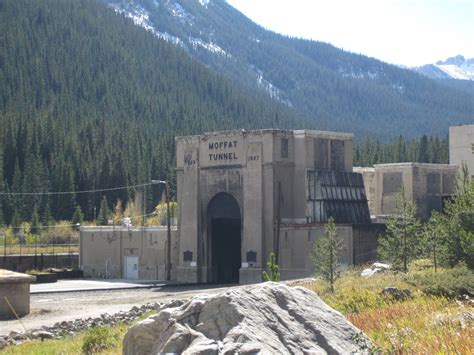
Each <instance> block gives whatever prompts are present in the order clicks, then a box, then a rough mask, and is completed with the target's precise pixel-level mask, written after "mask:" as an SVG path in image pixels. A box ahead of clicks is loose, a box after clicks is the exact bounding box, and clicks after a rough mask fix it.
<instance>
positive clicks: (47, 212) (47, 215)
mask: <svg viewBox="0 0 474 355" xmlns="http://www.w3.org/2000/svg"><path fill="white" fill-rule="evenodd" d="M53 222H54V221H53V217H52V216H51V208H50V207H49V201H48V202H46V206H45V208H44V212H43V225H44V227H45V228H48V226H50V225H51V224H53Z"/></svg>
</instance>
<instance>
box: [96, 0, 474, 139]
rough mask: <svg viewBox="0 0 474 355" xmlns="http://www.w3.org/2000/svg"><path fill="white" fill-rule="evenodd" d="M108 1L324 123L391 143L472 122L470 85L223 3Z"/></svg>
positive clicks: (236, 77) (240, 79)
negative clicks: (290, 29)
mask: <svg viewBox="0 0 474 355" xmlns="http://www.w3.org/2000/svg"><path fill="white" fill-rule="evenodd" d="M102 1H104V2H106V3H108V4H109V5H110V6H111V7H112V8H114V9H115V10H116V11H119V12H121V13H123V14H125V15H126V16H129V17H131V18H133V20H134V21H135V22H136V23H137V24H138V25H140V26H142V27H144V28H147V30H149V31H150V32H152V33H154V34H155V35H156V36H157V37H161V38H165V39H166V40H168V41H169V42H170V43H174V44H175V45H176V46H178V47H181V48H183V49H185V50H186V51H187V53H189V55H190V56H192V57H194V58H196V59H198V60H200V61H201V62H203V63H205V64H206V65H208V66H209V67H210V68H212V69H213V70H215V71H217V72H219V73H222V74H224V75H226V76H227V77H229V78H231V79H232V80H235V81H236V82H239V83H240V84H241V85H243V86H245V87H247V88H249V89H251V90H257V89H258V90H260V91H263V92H266V93H267V94H268V95H269V96H271V97H273V98H274V99H275V100H276V101H280V102H283V103H285V104H287V105H289V106H292V107H293V108H295V109H296V110H300V111H302V112H305V113H306V114H308V115H309V116H310V117H311V118H312V119H313V120H314V122H315V124H316V126H317V127H318V128H322V129H329V130H331V129H332V130H342V131H346V132H354V133H355V134H356V136H358V137H361V136H371V135H372V136H375V137H377V138H379V139H384V140H386V139H396V138H397V137H398V136H399V135H400V134H403V135H404V136H405V137H407V138H414V137H419V136H421V135H423V134H441V135H444V134H446V132H447V130H448V126H450V125H455V124H461V123H471V122H472V121H473V119H474V94H473V93H472V91H469V90H463V89H464V87H462V88H459V87H449V86H447V85H443V84H442V83H439V82H438V81H436V80H432V79H429V78H426V77H425V76H422V75H420V74H418V73H415V72H414V71H413V70H409V69H402V68H399V67H397V66H394V65H390V64H387V63H384V62H382V61H380V60H377V59H374V58H369V57H367V56H364V55H359V54H355V53H350V52H346V51H343V50H341V49H339V48H336V47H334V46H332V45H330V44H328V43H323V42H316V41H309V40H303V39H297V38H289V37H285V36H281V35H279V34H276V33H274V32H271V31H267V30H265V29H263V28H262V27H260V26H258V25H256V24H255V23H253V22H252V21H251V20H249V19H248V18H246V17H245V16H244V15H243V14H241V13H240V12H239V11H237V10H236V9H234V8H233V7H231V6H230V5H229V4H227V3H226V1H225V0H210V1H198V0H153V1H152V0H102ZM269 11H271V9H270V8H269ZM334 30H337V29H334ZM374 31H376V29H374Z"/></svg>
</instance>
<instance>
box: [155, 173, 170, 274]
mask: <svg viewBox="0 0 474 355" xmlns="http://www.w3.org/2000/svg"><path fill="white" fill-rule="evenodd" d="M151 182H152V183H153V184H164V185H165V198H166V226H167V235H166V280H167V281H170V280H171V208H170V191H169V184H168V182H167V181H164V180H151Z"/></svg>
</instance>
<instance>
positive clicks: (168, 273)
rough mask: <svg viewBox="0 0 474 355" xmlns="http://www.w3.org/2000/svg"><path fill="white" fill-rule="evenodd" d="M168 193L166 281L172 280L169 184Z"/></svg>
mask: <svg viewBox="0 0 474 355" xmlns="http://www.w3.org/2000/svg"><path fill="white" fill-rule="evenodd" d="M165 193H166V217H167V218H166V226H167V228H168V230H167V235H166V281H170V280H171V210H170V191H169V184H168V183H166V184H165Z"/></svg>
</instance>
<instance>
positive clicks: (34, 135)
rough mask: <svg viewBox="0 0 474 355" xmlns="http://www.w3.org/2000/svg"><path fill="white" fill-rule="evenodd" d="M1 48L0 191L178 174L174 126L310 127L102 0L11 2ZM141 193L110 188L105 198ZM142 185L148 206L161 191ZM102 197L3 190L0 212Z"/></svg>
mask: <svg viewBox="0 0 474 355" xmlns="http://www.w3.org/2000/svg"><path fill="white" fill-rule="evenodd" d="M0 48H1V50H0V191H4V190H6V191H14V192H32V191H35V192H38V191H45V192H47V191H78V190H89V189H93V188H96V189H97V188H108V187H111V186H125V185H129V184H130V185H133V184H137V183H143V182H148V181H150V179H166V178H168V179H169V180H170V181H171V182H173V181H174V178H173V171H174V170H173V167H174V165H175V164H174V161H175V160H174V154H175V153H174V152H175V150H174V137H175V136H176V135H183V134H190V133H201V132H203V131H207V130H215V129H227V128H257V127H258V128H261V127H304V126H310V123H307V122H306V121H305V120H304V118H302V117H300V116H299V115H296V114H295V113H293V112H292V110H291V109H288V108H287V107H286V106H284V105H282V104H278V103H275V102H274V101H273V100H271V99H270V98H268V97H266V96H265V95H263V94H262V95H249V94H247V93H246V92H245V91H244V90H242V89H241V88H240V87H238V86H236V85H234V84H233V83H231V82H230V81H229V80H226V79H224V78H223V77H222V76H219V75H216V74H215V73H212V72H211V71H209V70H208V69H207V68H206V67H204V66H203V65H202V64H200V63H198V62H197V61H194V60H192V59H190V58H189V57H188V56H187V55H186V54H185V53H184V52H183V51H182V50H181V49H177V48H175V47H174V46H173V45H171V44H168V43H166V42H164V41H161V40H158V39H156V37H155V36H153V35H152V34H150V33H148V32H146V31H145V30H143V29H142V28H140V27H137V26H134V25H133V23H132V22H131V21H130V20H128V19H125V18H123V16H120V15H117V14H116V13H115V12H114V11H111V10H110V9H108V8H107V7H106V6H104V5H103V4H99V3H98V2H96V1H92V0H83V1H76V0H3V1H1V2H0ZM138 191H143V189H140V190H137V189H131V190H128V191H127V190H124V191H123V190H121V191H111V192H108V193H107V198H108V201H109V206H110V207H112V204H114V203H115V201H116V199H117V198H120V199H122V201H123V202H124V203H125V202H126V201H127V200H128V199H129V198H130V197H131V196H133V195H134V194H135V193H136V192H138ZM145 193H146V194H147V195H148V201H149V203H150V204H152V203H153V202H155V203H156V202H157V201H158V200H159V193H161V191H160V190H159V189H158V188H155V189H150V188H149V189H147V190H145ZM100 200H101V195H100V194H98V195H92V194H77V195H74V194H72V195H55V196H50V197H47V196H46V197H45V196H43V197H39V196H36V197H34V198H33V197H31V196H23V197H17V196H16V197H11V198H4V197H3V196H0V219H1V218H2V217H1V216H2V212H3V216H4V218H5V220H6V222H8V223H11V222H12V221H18V220H20V219H30V218H31V213H32V211H33V209H34V208H35V207H36V209H37V210H38V211H39V213H40V215H42V214H46V211H48V210H51V211H52V213H53V216H54V217H55V218H57V219H66V218H67V219H69V218H71V215H72V212H73V209H74V205H75V204H76V203H78V204H79V205H80V206H81V208H82V210H83V211H84V212H85V213H86V216H87V217H88V218H90V217H91V216H92V215H93V210H94V207H96V208H97V210H98V208H99V204H100ZM45 218H46V217H45ZM0 224H1V221H0Z"/></svg>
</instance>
